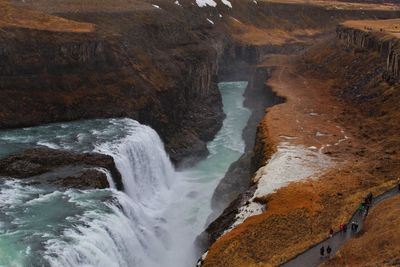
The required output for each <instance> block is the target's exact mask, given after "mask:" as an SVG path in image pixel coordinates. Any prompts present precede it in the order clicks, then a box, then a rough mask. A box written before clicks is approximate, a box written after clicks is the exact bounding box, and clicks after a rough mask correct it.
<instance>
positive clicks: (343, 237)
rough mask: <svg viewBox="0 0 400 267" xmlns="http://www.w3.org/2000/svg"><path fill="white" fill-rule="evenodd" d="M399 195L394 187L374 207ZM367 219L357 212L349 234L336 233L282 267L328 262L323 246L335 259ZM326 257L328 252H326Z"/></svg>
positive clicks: (374, 203)
mask: <svg viewBox="0 0 400 267" xmlns="http://www.w3.org/2000/svg"><path fill="white" fill-rule="evenodd" d="M398 194H399V190H398V187H397V186H396V187H394V188H392V189H390V190H389V191H386V192H385V193H383V194H381V195H379V196H377V197H375V198H374V199H373V201H372V207H374V206H375V205H376V204H378V203H379V202H381V201H383V200H385V199H388V198H391V197H393V196H396V195H398ZM365 218H366V217H365V216H364V213H360V212H358V211H356V212H355V213H354V214H353V216H352V217H351V219H350V221H349V223H348V224H347V229H348V230H347V232H346V233H341V232H336V233H335V234H334V235H333V236H332V237H331V238H329V237H328V238H327V239H325V240H324V241H322V242H320V243H318V244H316V245H314V246H312V247H311V248H309V249H307V250H306V251H304V252H302V253H300V254H299V255H297V256H295V257H294V258H292V259H291V260H289V261H287V262H286V263H284V264H282V265H280V266H282V267H292V266H293V267H299V266H302V267H303V266H304V267H312V266H318V265H319V264H321V263H322V262H324V261H326V260H328V259H329V258H328V257H323V258H322V257H321V256H320V248H321V247H322V246H324V247H325V250H326V248H327V247H328V246H330V247H331V248H332V252H331V255H330V257H333V255H335V253H336V251H338V250H339V248H340V247H341V246H342V245H343V244H344V243H345V242H346V241H347V240H349V239H350V238H352V237H353V236H355V235H356V234H357V233H359V232H360V231H361V230H362V228H363V225H364V219H365ZM353 221H356V222H358V223H359V228H358V230H357V232H354V231H352V230H351V222H353ZM325 255H326V252H325Z"/></svg>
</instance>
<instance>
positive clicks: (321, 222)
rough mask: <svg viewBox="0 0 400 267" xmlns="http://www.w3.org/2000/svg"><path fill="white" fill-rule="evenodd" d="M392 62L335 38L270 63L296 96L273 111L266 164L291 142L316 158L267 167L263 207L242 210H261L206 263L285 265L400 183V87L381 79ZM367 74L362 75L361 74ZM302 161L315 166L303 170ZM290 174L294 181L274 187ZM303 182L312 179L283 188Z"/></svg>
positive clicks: (281, 90)
mask: <svg viewBox="0 0 400 267" xmlns="http://www.w3.org/2000/svg"><path fill="white" fill-rule="evenodd" d="M384 65H385V61H384V59H382V58H380V56H379V55H377V54H375V53H373V52H368V51H364V53H353V50H351V49H348V48H347V47H346V45H345V44H341V43H340V42H339V41H338V40H336V39H335V38H330V39H327V40H325V41H324V42H321V43H320V44H319V45H316V46H315V47H314V48H312V49H310V50H309V51H308V52H307V53H305V54H304V55H302V56H297V57H287V56H272V57H270V58H268V59H267V60H266V61H265V62H264V63H263V66H268V67H271V68H273V69H274V71H273V73H272V77H271V79H269V81H268V85H270V86H271V87H272V89H273V90H274V91H275V92H276V93H277V94H278V95H280V96H285V97H286V99H287V102H286V103H284V104H281V105H277V106H274V107H272V108H271V109H269V111H268V113H267V115H266V117H265V118H264V119H263V121H262V123H261V126H260V130H259V135H258V136H257V145H258V147H259V151H260V152H263V153H264V158H263V159H262V161H261V162H266V160H267V159H269V158H270V156H271V155H284V154H285V153H286V154H287V151H288V150H286V151H285V150H282V143H284V144H285V146H287V145H289V146H290V147H293V146H294V147H299V146H301V148H302V149H305V151H308V152H306V154H308V155H310V156H311V158H310V160H307V158H309V156H306V157H304V154H303V156H299V155H298V154H290V153H289V154H288V155H292V157H291V159H288V160H289V162H290V161H291V162H292V163H293V161H297V160H296V158H297V159H298V160H299V161H300V164H299V165H295V164H294V165H293V164H290V165H289V169H287V168H286V169H285V172H283V173H279V172H278V173H275V174H276V175H278V176H274V174H273V173H272V174H271V172H270V171H269V170H270V169H269V167H268V164H271V163H273V162H275V161H276V159H277V158H276V157H275V158H274V156H273V157H272V159H271V160H270V161H269V162H268V163H267V165H266V166H265V167H263V168H261V169H260V170H259V173H258V175H257V174H256V178H255V179H253V182H254V183H255V184H256V186H258V189H256V190H255V192H256V193H255V194H254V195H253V198H252V200H253V203H254V205H255V206H256V207H261V208H260V209H258V210H256V209H254V205H253V204H252V203H250V204H251V205H247V207H245V208H244V209H243V211H245V212H247V214H243V216H242V217H241V218H238V219H240V221H242V220H244V219H246V218H247V217H248V216H250V215H254V214H257V213H258V214H259V213H261V214H259V215H256V216H253V217H250V218H248V219H247V220H245V221H244V223H242V224H239V225H238V226H237V227H236V228H235V229H233V230H232V231H230V232H229V233H227V234H225V235H223V236H222V237H221V238H219V239H218V240H217V241H216V242H215V243H214V244H213V245H212V246H211V248H210V250H209V253H208V255H207V258H206V260H205V262H204V266H225V265H226V266H252V265H255V264H262V265H265V266H268V265H277V264H280V263H283V262H284V261H285V260H286V259H288V258H290V257H292V256H294V255H296V254H297V253H299V252H301V251H302V250H304V249H306V248H307V247H309V246H311V245H312V244H315V243H317V242H318V241H320V240H323V239H324V238H325V237H326V235H327V233H328V231H329V229H330V228H334V229H336V228H337V227H338V225H340V224H341V223H343V222H345V221H347V220H348V219H349V218H350V216H351V214H352V212H353V210H354V209H355V207H356V206H357V205H358V203H359V202H360V201H361V200H362V197H363V196H365V195H366V194H367V193H368V192H370V191H371V192H373V193H374V194H378V193H382V192H384V191H385V190H387V189H388V188H390V187H391V186H393V185H394V183H396V179H397V177H398V176H399V171H400V170H399V168H398V164H396V162H398V160H399V159H398V155H397V153H395V152H393V151H395V150H396V148H397V147H398V146H399V142H398V140H397V136H396V134H395V133H396V132H398V129H397V128H396V127H398V126H397V124H393V123H391V121H395V120H396V118H397V116H398V111H396V109H395V108H394V107H393V105H394V102H393V103H392V104H391V101H396V99H397V98H398V94H397V93H395V91H393V88H392V87H393V86H390V85H388V84H386V83H385V81H384V80H382V79H381V77H382V76H381V73H382V71H383V70H384V67H383V66H384ZM381 66H382V67H381ZM350 69H351V70H352V71H351V75H350V73H348V72H347V70H350ZM367 73H369V74H368V75H365V76H363V77H365V79H364V80H363V81H362V82H360V80H359V77H360V75H363V74H367ZM354 88H355V89H354ZM355 91H356V92H355ZM385 91H386V92H391V93H390V94H391V96H390V98H387V99H388V101H389V102H390V103H388V102H382V99H380V98H381V97H382V94H384V93H383V92H385ZM378 92H380V93H378ZM366 99H368V101H366ZM382 103H383V104H382ZM381 112H383V113H381ZM378 125H379V126H378ZM379 129H385V130H384V131H382V130H379ZM257 145H256V147H257ZM280 151H281V152H282V153H280ZM274 152H275V154H274ZM289 152H290V149H289ZM276 153H278V154H276ZM279 153H280V154H279ZM319 156H322V157H324V158H326V157H327V158H328V161H329V162H330V164H327V165H325V164H323V165H322V166H321V165H319V164H315V163H316V162H315V161H314V160H313V159H312V158H314V159H315V158H318V157H319ZM279 158H281V159H282V157H278V159H279ZM284 158H285V157H284V156H283V159H284ZM304 160H306V162H304ZM284 162H285V161H284ZM319 162H320V160H318V161H317V163H319ZM290 166H291V167H292V168H293V167H294V169H292V170H293V173H290ZM296 166H302V167H303V169H304V166H306V167H305V168H308V170H306V171H305V172H303V173H302V172H299V169H297V167H296ZM288 171H289V173H288ZM282 175H283V176H284V177H291V178H293V179H292V180H290V179H289V180H284V181H285V182H284V183H283V184H280V185H279V184H278V185H277V184H274V179H277V178H278V177H281V176H282ZM274 177H275V178H274ZM296 179H303V181H302V182H297V183H296V182H294V183H289V184H288V185H287V186H285V187H282V188H280V189H277V188H279V187H281V186H284V185H285V184H286V183H287V182H289V181H293V180H296ZM260 181H261V183H260ZM343 184H344V185H345V187H343V186H342V185H343ZM260 185H262V186H261V187H260ZM276 186H277V187H276ZM257 190H258V192H257ZM252 205H253V206H252ZM263 207H265V210H263ZM252 209H253V210H252ZM245 212H243V213H245ZM233 251H234V252H233Z"/></svg>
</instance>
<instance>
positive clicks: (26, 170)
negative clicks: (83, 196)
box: [0, 148, 123, 190]
mask: <svg viewBox="0 0 400 267" xmlns="http://www.w3.org/2000/svg"><path fill="white" fill-rule="evenodd" d="M107 172H108V173H109V174H110V175H111V176H112V179H113V181H114V183H115V186H116V188H117V189H119V190H122V189H123V184H122V180H121V175H120V173H119V172H118V170H117V168H116V167H115V163H114V159H113V158H112V157H111V156H108V155H103V154H98V153H81V154H77V153H72V152H69V151H64V150H54V149H50V148H34V149H28V150H25V151H23V152H21V153H19V154H16V155H12V156H9V157H6V158H3V159H0V176H3V177H12V178H17V179H24V180H25V181H28V182H29V183H31V184H50V185H57V186H61V187H64V188H78V189H90V188H100V189H102V188H108V187H109V182H108V180H107V174H106V173H107Z"/></svg>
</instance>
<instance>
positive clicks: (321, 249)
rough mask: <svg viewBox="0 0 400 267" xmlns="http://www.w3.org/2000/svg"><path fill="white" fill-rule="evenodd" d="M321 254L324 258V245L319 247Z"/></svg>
mask: <svg viewBox="0 0 400 267" xmlns="http://www.w3.org/2000/svg"><path fill="white" fill-rule="evenodd" d="M319 255H321V258H323V257H324V256H325V247H324V246H322V247H321V248H320V249H319Z"/></svg>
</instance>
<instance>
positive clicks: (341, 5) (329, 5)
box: [261, 0, 400, 10]
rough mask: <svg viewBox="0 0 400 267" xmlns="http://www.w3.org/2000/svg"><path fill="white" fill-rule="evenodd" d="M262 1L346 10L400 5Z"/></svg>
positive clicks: (389, 8)
mask: <svg viewBox="0 0 400 267" xmlns="http://www.w3.org/2000/svg"><path fill="white" fill-rule="evenodd" d="M261 1H262V2H272V3H288V4H307V5H314V6H321V7H324V8H327V9H346V10H353V9H355V10H359V9H364V10H399V9H400V7H399V6H398V5H396V4H391V3H382V4H371V3H357V2H353V3H352V2H351V1H348V2H341V1H332V0H261Z"/></svg>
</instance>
